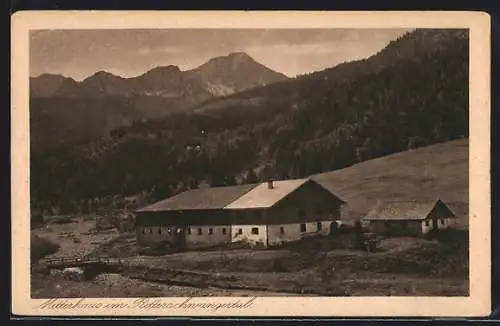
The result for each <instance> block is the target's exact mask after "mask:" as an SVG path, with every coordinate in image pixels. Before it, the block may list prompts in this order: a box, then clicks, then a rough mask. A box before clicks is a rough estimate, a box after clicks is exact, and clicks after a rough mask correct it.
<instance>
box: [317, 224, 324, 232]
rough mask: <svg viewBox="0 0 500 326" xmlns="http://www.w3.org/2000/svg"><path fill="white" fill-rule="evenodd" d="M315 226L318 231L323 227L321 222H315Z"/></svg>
mask: <svg viewBox="0 0 500 326" xmlns="http://www.w3.org/2000/svg"><path fill="white" fill-rule="evenodd" d="M316 228H317V229H318V231H321V230H322V229H323V225H322V224H321V222H316Z"/></svg>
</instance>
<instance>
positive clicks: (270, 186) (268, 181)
mask: <svg viewBox="0 0 500 326" xmlns="http://www.w3.org/2000/svg"><path fill="white" fill-rule="evenodd" d="M273 188H274V184H273V180H272V179H269V180H267V189H273Z"/></svg>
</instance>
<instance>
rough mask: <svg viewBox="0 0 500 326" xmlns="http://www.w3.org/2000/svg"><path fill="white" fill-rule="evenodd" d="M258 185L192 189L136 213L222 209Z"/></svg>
mask: <svg viewBox="0 0 500 326" xmlns="http://www.w3.org/2000/svg"><path fill="white" fill-rule="evenodd" d="M257 186H258V184H248V185H239V186H225V187H212V188H199V189H192V190H188V191H185V192H182V193H180V194H177V195H175V196H173V197H170V198H167V199H164V200H161V201H159V202H156V203H154V204H151V205H149V206H147V207H144V208H142V209H140V210H138V211H137V212H139V213H140V212H161V211H176V210H202V209H222V208H224V207H225V206H227V205H228V204H230V203H231V202H233V201H234V200H235V199H237V198H238V197H241V196H242V195H243V194H245V193H246V192H248V191H250V190H251V189H252V188H255V187H257Z"/></svg>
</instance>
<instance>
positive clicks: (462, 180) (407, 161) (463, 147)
mask: <svg viewBox="0 0 500 326" xmlns="http://www.w3.org/2000/svg"><path fill="white" fill-rule="evenodd" d="M468 153H469V142H468V139H461V140H455V141H450V142H446V143H439V144H435V145H432V146H428V147H422V148H418V149H414V150H411V151H406V152H401V153H397V154H393V155H389V156H385V157H381V158H377V159H373V160H369V161H365V162H362V163H359V164H356V165H353V166H350V167H348V168H345V169H341V170H336V171H333V172H327V173H322V174H318V175H315V176H314V177H313V178H314V179H315V180H317V181H318V182H320V183H321V184H322V185H324V186H325V187H327V188H328V189H330V190H331V191H333V192H334V193H336V194H338V196H340V197H342V199H344V200H345V201H347V205H346V207H345V210H344V214H345V215H344V216H345V219H346V221H347V222H349V221H352V220H354V219H356V218H359V217H362V216H363V215H364V214H365V213H367V212H368V210H370V208H371V207H372V206H373V205H374V204H375V203H376V202H377V200H396V199H397V200H399V199H402V200H427V199H435V198H437V197H439V198H441V199H442V200H443V201H444V202H445V203H446V204H447V205H449V206H450V208H451V209H452V210H453V211H454V212H455V213H456V214H457V216H458V220H457V226H460V227H466V226H467V225H468V207H469V196H468V194H469V186H468V184H469V173H468V171H469V163H468V162H469V159H468V157H469V156H468Z"/></svg>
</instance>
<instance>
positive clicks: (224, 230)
mask: <svg viewBox="0 0 500 326" xmlns="http://www.w3.org/2000/svg"><path fill="white" fill-rule="evenodd" d="M178 231H179V233H180V232H182V230H181V229H178ZM172 232H173V229H171V228H167V232H163V231H162V229H161V228H158V234H165V233H167V234H170V233H172ZM187 233H188V234H191V228H187ZM226 233H227V229H226V228H222V234H224V235H225V234H226ZM142 234H146V228H143V229H142ZM149 234H153V228H149ZM202 234H203V229H202V228H198V235H202ZM208 234H210V235H212V234H214V229H213V228H208Z"/></svg>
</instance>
